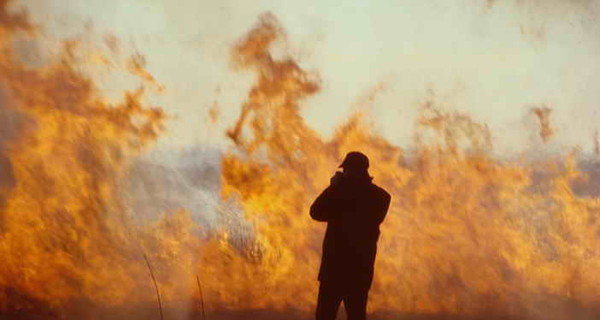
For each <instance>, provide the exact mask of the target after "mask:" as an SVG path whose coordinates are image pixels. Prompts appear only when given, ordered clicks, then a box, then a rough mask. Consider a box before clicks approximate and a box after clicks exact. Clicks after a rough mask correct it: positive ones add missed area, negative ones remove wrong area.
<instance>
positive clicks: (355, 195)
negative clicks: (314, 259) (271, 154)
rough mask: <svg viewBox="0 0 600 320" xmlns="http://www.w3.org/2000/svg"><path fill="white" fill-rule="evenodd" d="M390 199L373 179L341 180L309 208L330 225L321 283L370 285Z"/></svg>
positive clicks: (311, 213) (320, 219)
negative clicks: (327, 281) (380, 225)
mask: <svg viewBox="0 0 600 320" xmlns="http://www.w3.org/2000/svg"><path fill="white" fill-rule="evenodd" d="M390 199H391V196H390V195H389V194H388V193H387V192H386V191H385V190H383V189H382V188H380V187H378V186H376V185H375V184H373V183H372V182H371V179H370V177H368V176H365V177H364V178H350V177H345V176H344V177H342V178H341V179H340V180H339V181H338V182H337V183H334V184H332V185H330V186H329V187H327V189H325V190H324V191H323V192H322V193H321V194H320V195H319V196H318V197H317V199H316V200H315V202H314V203H313V204H312V206H311V207H310V216H311V217H312V218H313V219H315V220H317V221H323V222H327V231H326V233H325V239H324V240H323V257H322V259H321V268H320V270H319V280H320V281H324V280H332V281H341V282H348V281H350V282H352V283H357V284H363V285H366V286H370V285H371V281H372V280H373V264H374V263H375V255H376V254H377V240H378V238H379V224H381V222H383V219H384V218H385V215H386V213H387V211H388V208H389V205H390Z"/></svg>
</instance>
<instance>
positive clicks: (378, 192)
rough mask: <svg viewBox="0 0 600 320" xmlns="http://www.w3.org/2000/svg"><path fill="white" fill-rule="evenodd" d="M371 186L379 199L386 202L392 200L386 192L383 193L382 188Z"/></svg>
mask: <svg viewBox="0 0 600 320" xmlns="http://www.w3.org/2000/svg"><path fill="white" fill-rule="evenodd" d="M371 186H372V188H373V190H374V192H375V193H376V194H377V195H378V196H380V197H381V198H385V199H388V200H389V199H391V198H392V196H391V195H390V194H389V193H388V192H387V191H385V189H383V188H382V187H380V186H378V185H376V184H374V183H372V184H371Z"/></svg>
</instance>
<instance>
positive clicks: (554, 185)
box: [0, 0, 600, 320]
mask: <svg viewBox="0 0 600 320" xmlns="http://www.w3.org/2000/svg"><path fill="white" fill-rule="evenodd" d="M10 5H11V1H7V0H4V1H0V80H1V88H0V257H1V260H0V318H1V319H161V318H164V319H210V320H218V319H222V320H229V319H257V320H258V319H310V318H311V317H312V312H313V311H312V310H313V309H314V305H315V300H316V290H317V281H316V275H317V274H316V273H317V269H318V264H319V259H320V254H321V252H320V251H321V241H322V235H323V231H324V226H323V225H320V224H318V223H315V222H314V221H312V220H310V218H309V216H308V208H309V206H310V204H311V202H312V200H313V199H314V198H315V197H316V195H317V194H318V193H319V192H320V191H321V190H322V189H323V188H324V187H325V186H326V185H327V184H328V181H329V178H330V176H331V174H332V173H333V170H334V169H335V168H336V167H337V165H338V163H339V161H340V159H342V158H343V156H344V155H345V154H346V152H348V151H352V150H362V151H363V152H365V153H366V154H368V155H369V157H370V158H371V161H372V163H373V164H374V165H373V166H372V170H371V175H373V176H374V177H375V181H376V183H377V184H379V185H381V186H382V187H384V188H385V189H386V190H388V191H389V192H390V193H391V194H392V197H393V200H392V207H391V209H390V213H389V215H388V217H387V218H386V221H385V222H384V224H383V225H382V236H381V239H380V242H379V253H378V258H377V262H376V274H375V280H374V285H373V289H372V290H371V294H370V301H369V312H370V314H371V319H432V320H433V319H532V320H534V319H535V320H537V319H540V320H541V319H544V320H545V319H556V320H563V319H585V320H587V319H590V320H591V319H598V318H599V317H600V198H598V194H600V192H599V191H600V188H599V184H598V178H599V177H600V174H598V172H599V171H600V162H598V160H597V159H596V158H593V157H587V156H582V155H581V154H580V153H578V152H577V151H573V152H571V151H567V152H564V153H563V154H558V155H554V156H543V157H535V158H534V157H514V158H506V159H504V158H499V157H498V156H496V155H495V154H494V152H493V149H494V145H493V139H492V135H493V132H490V129H489V128H488V126H487V125H486V124H484V123H478V122H476V121H474V120H473V119H472V118H471V117H470V116H469V115H468V114H462V113H458V112H447V111H442V110H441V109H440V108H438V106H437V105H436V103H435V102H428V103H425V104H423V105H422V106H421V107H420V116H419V119H418V122H417V124H416V125H415V128H416V129H415V132H414V147H413V148H410V149H407V148H403V147H400V146H397V145H394V144H392V143H391V142H389V141H388V140H387V139H386V138H384V137H383V136H382V135H380V134H378V131H377V128H374V127H372V126H371V125H369V124H368V121H365V120H364V119H365V118H364V115H363V114H362V113H358V112H357V113H356V114H355V115H354V116H352V117H350V118H349V119H348V120H347V121H345V122H344V123H341V124H339V126H338V127H337V129H336V131H335V134H334V135H333V137H332V138H331V139H324V138H323V137H322V136H321V135H320V134H319V133H317V132H316V131H315V130H313V129H312V128H311V127H310V126H309V125H308V124H307V123H306V122H305V120H304V119H303V117H302V116H301V109H302V106H303V102H304V100H305V99H306V98H308V97H311V96H313V95H315V94H317V93H318V92H319V90H320V87H321V82H320V80H319V78H318V76H317V75H316V74H315V73H312V72H307V71H305V70H304V69H303V68H302V67H301V66H300V65H299V64H298V63H297V62H296V61H295V60H293V59H292V58H290V57H280V56H278V55H274V54H272V50H271V49H272V46H273V45H274V43H276V42H278V41H285V39H286V35H285V31H284V30H283V27H282V26H281V24H280V23H279V22H278V21H277V19H276V18H275V17H274V16H273V15H270V14H265V15H263V16H261V17H260V18H259V22H258V23H257V24H256V25H255V27H254V28H252V29H251V30H249V31H248V32H247V34H246V35H244V36H242V37H241V38H240V40H239V41H238V42H237V43H235V44H233V46H232V48H231V56H232V61H233V63H232V64H233V66H234V68H236V70H240V71H243V72H250V73H252V74H253V75H254V83H253V85H252V87H251V88H250V90H249V92H248V93H247V97H246V99H245V102H244V103H243V105H242V107H241V112H240V114H239V117H238V118H237V120H236V121H235V123H233V124H231V125H230V126H229V129H228V130H227V132H223V135H226V136H227V139H228V141H229V143H230V147H229V148H227V149H226V150H225V151H223V152H222V153H220V154H219V157H218V159H219V160H218V161H219V164H218V166H217V169H215V170H216V171H215V172H213V173H212V176H211V173H206V172H204V171H199V172H196V173H192V174H190V175H191V177H192V178H193V179H196V180H199V181H202V180H207V179H213V180H215V181H216V182H217V184H218V187H216V191H215V194H216V195H217V196H218V199H216V200H215V202H216V203H217V205H216V214H217V218H216V219H213V220H210V221H209V220H208V219H199V218H197V217H196V216H194V215H192V214H191V213H190V208H186V207H183V206H182V207H172V208H167V209H165V210H161V213H160V214H158V215H157V216H155V217H153V218H152V219H145V218H140V215H139V213H137V212H136V210H135V206H132V205H131V203H132V200H131V198H132V197H135V195H132V193H133V192H132V191H131V190H132V187H131V186H132V184H133V182H132V181H134V180H135V181H137V183H138V184H139V183H140V182H139V181H145V180H140V179H141V178H140V175H142V176H143V175H144V173H143V172H142V173H139V170H140V167H139V166H140V162H139V161H138V159H139V158H140V157H141V156H143V155H144V153H145V152H148V151H149V150H151V149H152V146H153V143H154V142H155V141H157V139H160V136H161V134H163V132H164V131H165V127H166V123H167V121H177V119H174V120H172V119H169V115H168V114H167V113H166V112H164V111H163V109H161V108H160V107H159V106H152V105H149V103H147V102H146V100H145V98H146V96H147V95H149V94H155V93H157V92H160V91H161V90H163V89H164V88H163V87H162V86H161V85H159V84H158V83H157V81H156V80H155V79H154V77H153V76H152V75H151V74H150V73H149V72H148V71H146V70H145V69H144V60H143V58H142V57H141V56H140V55H134V56H132V58H130V59H128V60H127V61H126V62H124V65H125V67H124V69H125V70H127V72H130V73H131V74H132V75H133V76H135V77H137V79H139V81H138V84H139V85H138V86H137V87H136V88H135V89H133V90H129V91H123V92H122V99H121V102H117V103H113V102H109V101H110V100H109V99H108V98H106V97H105V96H104V94H103V92H102V90H100V89H99V87H98V86H97V85H96V83H95V79H94V78H93V76H91V75H88V74H87V73H86V72H85V71H84V70H85V66H82V64H81V61H79V60H78V59H77V52H78V47H77V43H74V42H66V43H65V44H64V49H63V50H62V51H61V52H60V53H58V54H57V55H56V56H53V57H52V58H50V59H48V61H47V62H45V63H43V64H35V63H30V62H28V61H27V59H26V55H25V54H24V51H26V50H27V47H28V45H31V44H34V43H35V42H36V41H37V39H38V37H39V32H40V30H39V28H38V27H37V26H35V25H33V24H32V23H31V22H30V19H29V18H28V16H27V14H25V13H24V12H20V11H15V10H9V7H10ZM213 112H214V113H215V117H217V115H216V114H217V113H218V112H217V110H213ZM530 117H531V118H532V119H534V120H536V121H539V132H535V131H534V133H535V134H538V136H539V137H538V138H537V139H539V141H540V143H542V144H543V143H544V142H546V141H548V140H550V139H552V138H553V135H554V134H555V133H554V131H553V129H552V112H551V109H549V108H537V109H532V110H531V114H530ZM202 125H206V126H208V125H209V124H202ZM556 134H560V133H556ZM136 170H137V171H136ZM136 172H138V173H137V174H136ZM154 174H156V173H154ZM198 183H202V182H198Z"/></svg>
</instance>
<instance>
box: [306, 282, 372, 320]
mask: <svg viewBox="0 0 600 320" xmlns="http://www.w3.org/2000/svg"><path fill="white" fill-rule="evenodd" d="M368 295H369V286H364V285H363V286H351V285H345V284H340V283H336V282H332V281H321V285H320V286H319V298H318V301H317V312H316V320H335V319H336V316H337V312H338V309H339V308H340V303H341V302H342V301H344V308H345V309H346V314H347V316H348V318H347V319H348V320H366V319H367V298H368Z"/></svg>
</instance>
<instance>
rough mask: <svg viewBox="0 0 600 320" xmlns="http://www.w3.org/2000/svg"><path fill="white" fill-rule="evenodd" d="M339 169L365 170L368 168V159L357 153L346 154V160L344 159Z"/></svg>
mask: <svg viewBox="0 0 600 320" xmlns="http://www.w3.org/2000/svg"><path fill="white" fill-rule="evenodd" d="M339 167H340V168H349V169H362V170H366V169H368V168H369V158H367V156H366V155H364V154H363V153H361V152H358V151H353V152H348V154H346V158H344V161H343V162H342V164H340V166H339Z"/></svg>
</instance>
